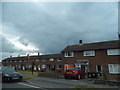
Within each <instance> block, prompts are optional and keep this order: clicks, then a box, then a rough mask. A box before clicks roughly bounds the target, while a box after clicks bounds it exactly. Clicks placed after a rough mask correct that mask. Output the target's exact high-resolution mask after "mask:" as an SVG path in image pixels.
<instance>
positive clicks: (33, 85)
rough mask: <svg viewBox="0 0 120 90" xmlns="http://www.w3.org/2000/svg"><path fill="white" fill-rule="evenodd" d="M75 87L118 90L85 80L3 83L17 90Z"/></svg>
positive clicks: (40, 79)
mask: <svg viewBox="0 0 120 90" xmlns="http://www.w3.org/2000/svg"><path fill="white" fill-rule="evenodd" d="M75 85H89V86H95V87H97V88H114V89H113V90H117V87H113V86H108V85H95V84H93V83H92V82H91V81H88V80H85V79H82V80H74V79H67V80H66V79H52V78H42V77H40V78H39V79H38V78H37V79H35V80H31V81H27V82H12V83H2V88H17V89H19V88H26V89H27V88H28V89H29V88H30V89H33V90H34V89H40V90H48V89H49V88H74V86H75ZM115 88H116V89H115ZM3 90H4V89H3ZM22 90H23V89H22Z"/></svg>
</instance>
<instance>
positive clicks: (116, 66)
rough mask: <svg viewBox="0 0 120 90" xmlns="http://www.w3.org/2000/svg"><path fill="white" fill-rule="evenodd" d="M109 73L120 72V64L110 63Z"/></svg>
mask: <svg viewBox="0 0 120 90" xmlns="http://www.w3.org/2000/svg"><path fill="white" fill-rule="evenodd" d="M108 69H109V73H111V74H120V64H108Z"/></svg>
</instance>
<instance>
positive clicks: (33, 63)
mask: <svg viewBox="0 0 120 90" xmlns="http://www.w3.org/2000/svg"><path fill="white" fill-rule="evenodd" d="M34 65H35V62H34V60H33V61H32V75H33V71H34Z"/></svg>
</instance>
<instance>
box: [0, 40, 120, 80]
mask: <svg viewBox="0 0 120 90" xmlns="http://www.w3.org/2000/svg"><path fill="white" fill-rule="evenodd" d="M119 58H120V40H114V41H105V42H96V43H82V41H80V43H79V44H77V45H69V46H67V47H65V49H64V50H62V51H61V54H48V55H39V54H38V55H36V56H30V55H29V54H28V55H27V56H20V55H18V57H10V58H6V59H4V60H2V64H3V65H5V66H11V67H13V68H14V69H19V70H30V69H31V67H32V64H33V63H34V70H41V69H46V70H55V69H56V68H62V70H65V68H64V67H65V66H66V65H68V64H72V65H74V66H75V67H80V68H81V69H82V70H84V71H85V72H100V73H103V71H107V73H108V74H109V75H110V76H113V77H114V78H118V76H120V59H119Z"/></svg>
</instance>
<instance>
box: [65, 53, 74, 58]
mask: <svg viewBox="0 0 120 90" xmlns="http://www.w3.org/2000/svg"><path fill="white" fill-rule="evenodd" d="M65 57H74V52H66V53H65Z"/></svg>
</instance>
